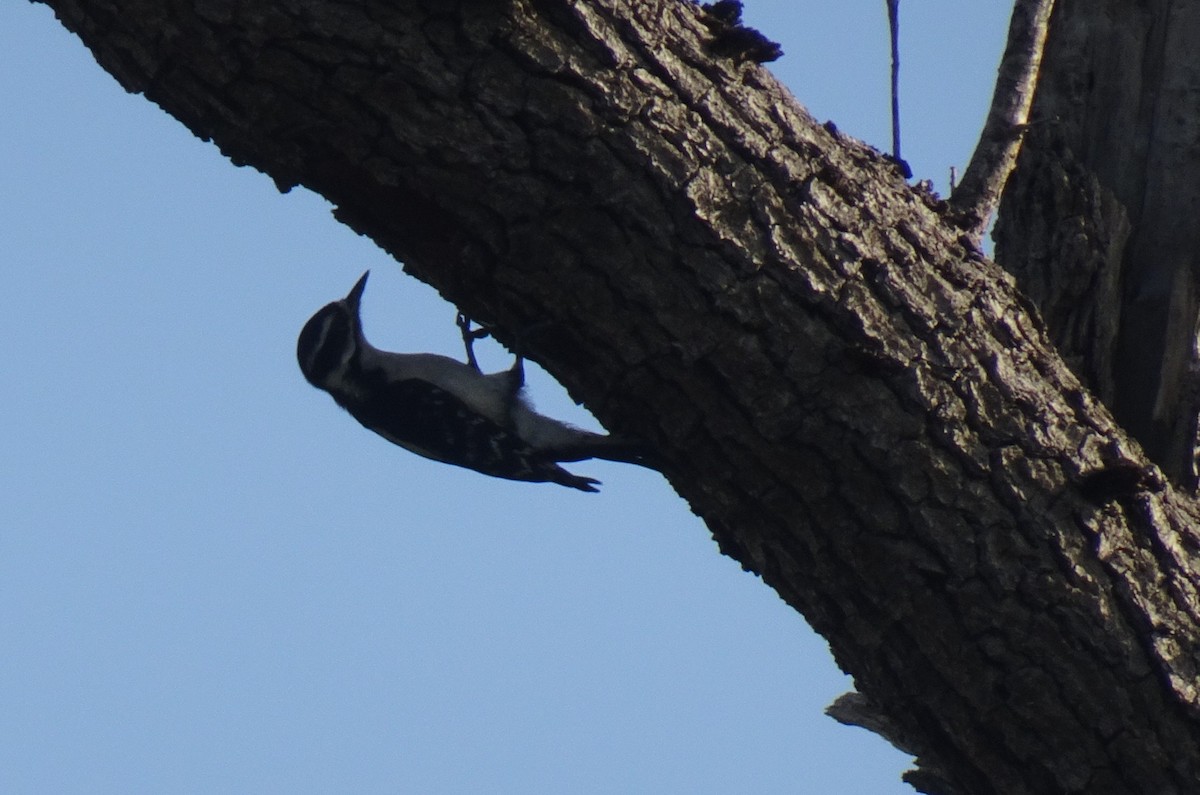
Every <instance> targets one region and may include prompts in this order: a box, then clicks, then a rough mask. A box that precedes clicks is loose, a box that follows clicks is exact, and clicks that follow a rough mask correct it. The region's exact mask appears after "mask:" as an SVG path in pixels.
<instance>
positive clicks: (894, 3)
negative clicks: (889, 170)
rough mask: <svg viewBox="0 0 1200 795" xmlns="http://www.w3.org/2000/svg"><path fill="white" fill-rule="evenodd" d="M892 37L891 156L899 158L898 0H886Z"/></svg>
mask: <svg viewBox="0 0 1200 795" xmlns="http://www.w3.org/2000/svg"><path fill="white" fill-rule="evenodd" d="M887 10H888V31H889V33H890V34H891V39H892V157H894V158H896V159H897V160H900V159H901V158H900V0H887Z"/></svg>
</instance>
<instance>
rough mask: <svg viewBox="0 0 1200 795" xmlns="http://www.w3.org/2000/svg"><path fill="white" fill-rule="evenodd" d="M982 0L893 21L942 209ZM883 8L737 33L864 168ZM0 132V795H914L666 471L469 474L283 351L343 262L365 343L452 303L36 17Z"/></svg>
mask: <svg viewBox="0 0 1200 795" xmlns="http://www.w3.org/2000/svg"><path fill="white" fill-rule="evenodd" d="M1004 5H1005V4H1003V3H997V2H994V0H993V1H992V2H982V0H969V2H962V0H923V2H921V3H913V4H905V5H904V7H903V8H902V14H903V17H902V21H901V28H902V29H901V35H902V55H901V60H902V67H901V68H902V78H901V79H902V91H903V94H902V97H903V100H902V101H903V111H902V113H903V125H904V152H903V153H904V155H905V157H906V159H907V160H908V161H909V162H910V164H911V166H912V168H913V170H914V172H915V174H916V178H917V179H920V178H930V179H932V180H934V182H935V185H936V186H937V187H938V188H939V189H940V190H942V191H943V192H945V187H946V179H947V174H948V171H949V168H950V166H952V165H956V166H958V167H959V169H960V171H961V168H962V167H963V166H964V165H965V163H966V160H967V158H968V157H969V156H970V152H971V149H972V147H973V145H974V141H975V137H976V136H977V134H978V131H979V129H980V127H981V125H982V121H983V117H984V113H985V112H986V108H987V103H988V100H989V98H990V94H991V84H992V79H993V77H994V73H995V67H996V63H997V60H998V58H999V53H1000V49H1001V46H1002V43H1003V38H1004V33H1005V28H1006V25H1007V15H1008V14H1007V11H1008V9H1007V8H1005V7H1003V6H1004ZM884 11H885V3H883V2H880V0H873V1H872V2H865V0H841V1H840V2H823V3H803V4H799V3H795V2H794V0H747V9H746V19H747V22H748V23H749V24H752V25H754V26H756V27H758V28H759V29H761V30H762V31H763V32H764V33H766V34H767V35H768V36H769V37H770V38H772V39H775V40H777V41H779V42H780V43H781V44H782V45H783V48H784V51H785V53H786V54H785V56H784V57H783V58H782V59H781V60H779V61H777V62H775V63H773V64H770V65H769V68H770V69H771V70H772V71H773V72H774V73H775V74H776V75H778V76H779V77H780V78H781V79H782V80H783V81H784V82H785V83H786V84H787V85H788V86H789V88H790V89H791V90H792V92H793V93H794V94H795V95H796V97H797V98H798V99H799V101H800V102H801V103H803V104H805V105H806V106H807V107H808V108H809V109H810V110H811V111H812V112H813V114H814V115H815V116H816V117H817V118H818V119H821V120H825V119H832V120H833V121H834V122H836V123H837V125H838V127H839V128H840V129H841V130H842V131H843V132H846V133H847V134H850V135H853V136H856V137H859V138H862V139H863V140H866V141H867V142H869V143H871V144H873V145H875V146H877V147H879V148H881V149H885V150H886V149H888V148H889V147H890V120H889V117H888V97H887V88H888V71H887V68H888V67H887V57H888V42H887V24H886V17H885V12H884ZM0 108H3V109H4V111H3V113H0V279H2V284H3V288H2V289H0V334H2V335H3V340H4V344H3V345H2V346H0V406H2V407H3V410H2V411H0V450H2V451H3V452H2V454H0V639H2V640H0V671H2V672H3V675H2V676H0V791H2V792H5V793H47V792H54V793H150V792H154V793H162V792H171V793H192V792H195V793H219V792H220V793H333V792H355V793H410V792H411V793H416V792H421V793H484V792H486V793H675V792H678V793H745V792H771V793H780V792H796V793H841V794H842V795H858V794H860V793H861V794H863V795H865V794H866V793H871V795H892V794H893V793H911V792H912V790H911V788H909V787H908V786H907V785H904V784H902V783H901V782H900V780H899V775H900V773H901V772H902V771H903V770H905V769H907V767H908V766H909V764H910V762H911V759H910V758H909V757H907V756H905V755H903V754H901V753H899V752H898V751H895V750H894V749H892V748H891V747H890V746H889V745H887V743H885V742H884V741H883V740H881V739H879V738H877V737H875V736H874V735H872V734H869V733H868V732H866V731H864V730H862V729H857V728H851V727H844V726H841V725H839V724H837V723H835V722H834V721H833V720H831V719H829V718H827V717H825V716H824V714H823V710H824V708H825V706H826V705H828V704H829V703H830V702H831V701H832V700H833V699H834V698H836V697H837V696H838V695H839V694H841V693H843V692H845V691H847V690H849V689H851V688H852V686H853V682H852V680H851V679H850V678H849V677H847V676H845V675H844V674H842V673H841V672H840V671H839V670H838V668H837V667H836V665H835V664H834V662H833V660H832V657H831V656H830V654H829V651H828V647H827V645H826V644H825V643H824V641H823V640H822V639H821V638H819V637H818V636H816V635H814V634H813V633H812V631H811V630H810V629H809V628H808V627H807V625H806V624H805V623H804V621H803V619H802V618H801V617H800V616H799V615H798V614H797V613H795V612H794V611H793V610H791V609H790V608H789V607H787V606H786V605H785V604H783V602H782V601H781V600H780V599H779V597H778V596H777V595H776V594H775V593H774V592H773V591H772V590H770V589H769V588H768V587H766V586H765V585H763V584H762V582H761V581H760V580H759V579H758V578H757V577H755V576H753V575H751V574H747V573H745V572H743V571H742V570H741V568H740V567H739V566H738V564H737V563H735V562H734V561H732V560H731V559H729V558H725V557H723V556H721V555H720V554H719V553H718V551H717V548H716V545H715V543H714V542H713V541H712V539H711V536H710V534H709V533H708V531H707V530H706V528H705V527H704V526H703V524H702V523H701V522H700V521H699V520H698V519H697V518H696V517H695V516H693V515H692V514H691V513H690V511H689V510H688V507H687V505H686V504H685V503H684V502H683V501H682V500H680V499H679V498H678V497H677V496H676V495H675V493H674V492H673V491H672V490H671V488H670V487H669V486H668V485H667V484H666V482H665V481H664V480H663V479H662V478H661V477H660V476H659V475H657V474H656V473H654V472H651V471H648V470H645V469H641V468H638V467H631V466H622V465H619V464H612V463H607V462H582V463H579V464H573V465H570V467H569V468H570V469H572V470H573V471H575V472H577V473H580V474H584V475H589V476H593V477H597V478H599V479H601V480H602V481H603V482H604V485H603V490H602V493H600V494H598V495H592V494H584V493H582V492H578V491H574V490H571V489H566V488H562V487H559V486H556V485H553V484H525V483H514V482H510V481H503V480H495V479H491V478H486V477H484V476H482V475H478V474H476V473H473V472H469V471H467V470H463V469H459V468H455V467H450V466H445V465H440V464H436V463H433V462H430V461H427V460H425V459H422V458H419V457H416V456H414V455H412V454H410V453H407V452H405V451H403V450H401V449H399V448H396V447H394V446H391V445H389V444H388V443H387V442H385V441H383V440H382V439H380V438H378V437H376V436H374V435H373V434H370V433H368V432H366V431H365V430H363V429H362V428H361V427H360V426H358V424H357V423H355V422H354V420H352V419H351V418H350V417H349V416H348V415H346V414H345V413H344V412H342V411H341V410H340V409H338V408H337V407H336V406H335V405H334V403H333V402H332V400H330V399H329V397H328V396H327V395H325V394H324V393H321V392H319V391H317V390H315V389H313V388H311V387H310V386H308V384H307V383H305V381H304V379H303V377H302V376H301V374H300V372H299V369H298V368H297V366H296V361H295V340H296V335H297V333H298V332H299V330H300V328H301V326H302V325H303V324H304V322H305V321H306V320H307V319H308V317H309V316H310V315H312V313H313V312H315V311H316V310H317V309H318V308H320V307H321V306H322V305H323V304H325V303H327V302H328V301H330V300H333V299H335V298H339V297H341V296H343V295H345V293H346V292H347V291H348V290H349V289H350V287H351V286H352V285H353V284H354V282H355V280H356V279H357V278H358V276H359V275H360V274H361V273H362V272H363V271H365V270H368V269H370V270H371V273H372V275H371V281H370V284H369V286H368V288H367V291H366V296H365V299H364V322H365V326H366V332H367V335H368V337H369V339H371V341H372V342H373V343H374V344H376V345H377V346H378V347H382V348H385V349H390V350H407V351H417V350H421V351H435V352H440V353H446V354H449V355H454V356H459V355H461V342H460V340H459V336H458V331H457V329H456V328H455V326H454V322H453V321H454V316H455V310H454V307H453V306H451V305H450V304H448V303H446V302H445V301H443V300H442V299H440V298H439V297H438V296H437V295H436V294H435V293H434V292H433V291H432V290H430V289H429V288H428V287H426V286H424V285H422V284H421V283H419V282H417V281H416V280H414V279H412V278H411V277H408V276H406V275H404V274H403V273H402V272H401V269H400V265H399V264H398V263H397V262H395V261H394V260H392V259H390V258H389V257H388V256H387V255H385V254H384V253H383V252H381V251H380V250H379V249H378V248H377V247H375V245H374V244H373V243H372V242H371V241H370V240H368V239H366V238H362V237H359V236H357V235H355V234H354V233H353V232H351V231H350V230H348V229H347V228H345V227H343V226H341V225H340V224H338V223H337V222H336V221H335V220H333V218H332V217H331V215H330V207H329V205H328V203H327V202H326V201H325V200H324V199H322V198H321V197H319V196H316V195H314V194H312V193H309V192H307V191H305V190H303V189H296V190H293V191H292V192H290V193H288V194H286V195H281V194H279V193H278V192H277V191H276V189H275V187H274V185H273V183H272V182H271V180H270V179H268V178H267V177H265V176H263V175H262V174H260V173H258V172H257V171H254V170H253V169H250V168H237V167H234V166H233V165H231V164H230V163H229V162H228V161H227V160H225V159H224V158H223V157H222V156H221V154H220V153H219V152H218V150H217V148H216V147H215V146H214V145H212V144H209V143H204V142H202V141H199V140H197V139H196V138H194V137H192V135H191V134H190V133H189V132H188V131H187V130H186V129H185V128H184V127H183V126H182V125H181V124H179V123H178V122H176V121H175V120H174V119H172V118H170V117H168V116H167V115H166V114H165V113H163V112H162V111H161V110H160V109H159V108H158V107H157V106H155V105H153V104H151V103H149V102H147V101H146V100H145V99H143V98H141V97H139V96H133V95H129V94H126V93H124V91H123V90H122V89H121V88H120V87H119V86H118V85H117V83H116V81H115V80H113V79H112V78H111V77H109V76H108V75H107V74H106V73H105V72H103V71H102V70H101V69H100V68H99V67H98V66H97V65H96V64H95V62H94V60H93V59H92V58H91V56H90V54H89V53H88V52H87V50H86V49H85V48H84V47H83V46H82V44H81V43H80V42H79V41H78V40H77V39H75V38H74V37H73V36H71V35H70V34H68V33H67V32H66V31H65V30H64V29H63V28H62V27H61V26H60V25H59V24H58V23H57V22H56V21H55V19H54V18H53V14H52V13H51V12H50V10H49V9H47V8H46V7H45V6H42V5H33V4H30V3H27V2H24V1H23V0H5V2H3V3H0ZM480 350H481V352H482V353H486V354H487V355H486V356H485V357H483V362H484V365H485V366H486V367H490V368H493V369H500V368H502V367H505V366H507V365H508V363H509V362H510V361H511V359H510V358H509V357H508V356H507V355H506V354H505V353H504V352H503V350H502V349H499V348H498V347H495V346H494V345H493V344H491V343H482V344H481V345H480ZM530 381H531V390H532V395H533V397H534V399H535V401H536V402H537V404H538V406H539V408H540V409H541V410H542V411H543V412H544V413H547V414H551V415H553V416H556V417H560V418H564V419H568V420H570V421H572V422H575V423H577V424H580V425H584V426H587V427H597V426H596V425H595V421H594V420H592V419H591V418H590V417H589V416H588V415H587V413H586V412H585V411H584V410H583V409H581V408H579V407H577V406H575V405H574V404H573V403H572V402H571V400H570V399H569V398H568V397H567V396H566V395H565V393H564V392H563V391H562V390H561V388H559V387H558V386H557V385H556V384H555V383H554V382H553V381H552V380H550V379H549V377H548V376H545V374H544V373H540V372H535V373H533V374H532V375H531V379H530Z"/></svg>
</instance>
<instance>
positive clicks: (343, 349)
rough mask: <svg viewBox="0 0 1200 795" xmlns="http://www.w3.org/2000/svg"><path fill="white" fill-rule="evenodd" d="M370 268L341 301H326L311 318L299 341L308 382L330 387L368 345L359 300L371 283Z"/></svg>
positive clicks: (299, 351) (302, 330) (299, 358)
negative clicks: (362, 347)
mask: <svg viewBox="0 0 1200 795" xmlns="http://www.w3.org/2000/svg"><path fill="white" fill-rule="evenodd" d="M370 275H371V272H370V271H367V272H366V273H364V274H363V275H362V278H360V279H359V280H358V282H356V283H355V285H354V287H353V289H351V290H350V293H349V294H348V295H347V296H346V297H345V298H343V299H341V300H339V301H334V302H332V303H329V304H326V305H325V306H323V307H321V309H319V310H317V313H316V314H315V315H313V316H312V317H311V318H309V319H308V322H307V323H305V324H304V328H303V329H301V331H300V338H299V340H297V341H296V358H297V360H299V362H300V371H301V372H302V373H304V377H305V378H306V379H308V382H309V383H310V384H312V385H313V386H315V387H318V388H320V389H329V387H330V385H331V384H332V383H333V382H334V381H336V380H337V379H338V377H339V376H340V374H341V373H342V372H343V371H344V370H345V368H346V365H347V364H348V363H349V362H350V360H351V359H352V358H353V357H354V355H355V354H356V353H357V352H358V350H359V349H360V347H361V346H362V345H365V344H366V343H365V341H364V340H363V333H362V320H361V319H360V317H359V304H360V302H361V301H362V294H363V290H365V289H366V287H367V277H368V276H370Z"/></svg>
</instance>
